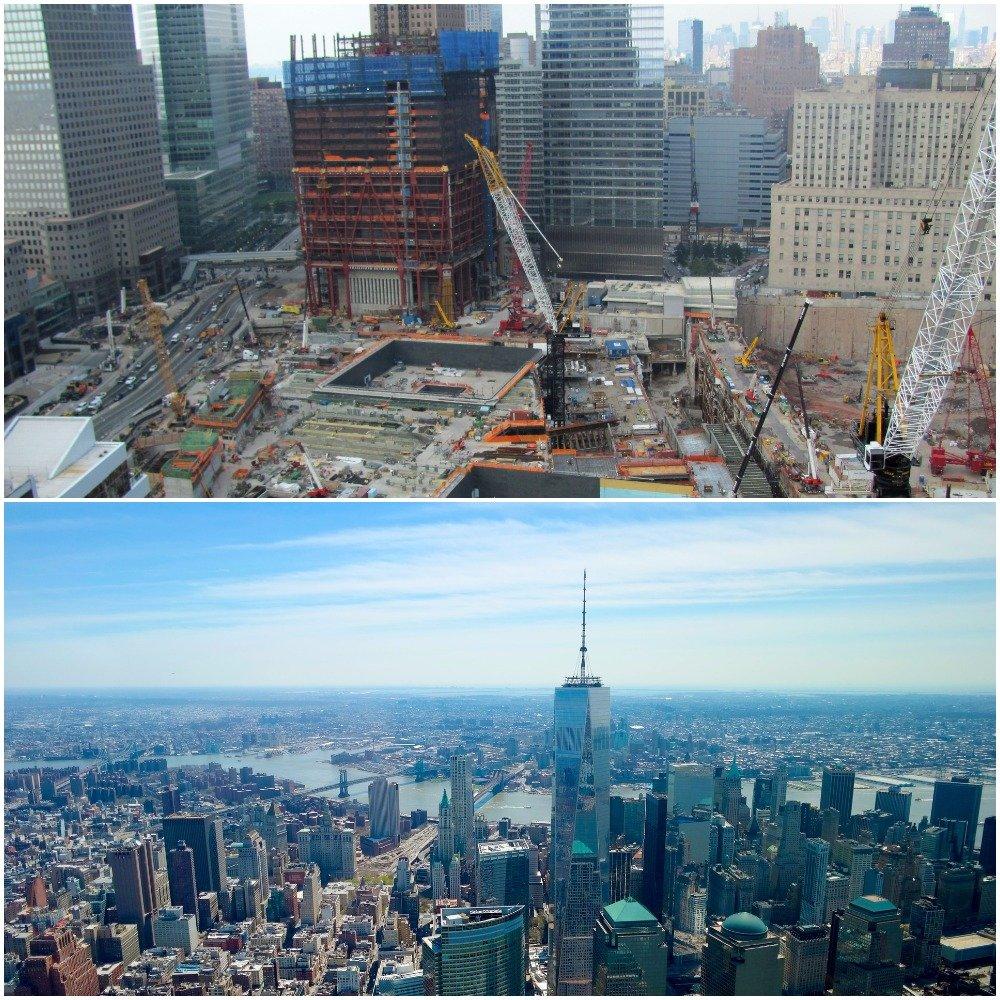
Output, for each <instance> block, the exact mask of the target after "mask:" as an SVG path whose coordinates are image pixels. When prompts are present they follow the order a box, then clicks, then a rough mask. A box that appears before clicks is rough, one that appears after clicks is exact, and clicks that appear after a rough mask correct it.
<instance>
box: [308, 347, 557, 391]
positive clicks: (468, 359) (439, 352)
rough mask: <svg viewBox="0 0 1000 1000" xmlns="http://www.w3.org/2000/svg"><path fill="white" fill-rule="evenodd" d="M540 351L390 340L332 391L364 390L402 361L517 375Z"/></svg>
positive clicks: (340, 376) (340, 377) (337, 379)
mask: <svg viewBox="0 0 1000 1000" xmlns="http://www.w3.org/2000/svg"><path fill="white" fill-rule="evenodd" d="M538 357H539V352H538V351H535V350H532V349H531V348H528V347H507V346H504V345H502V344H492V343H484V344H463V343H459V342H456V341H448V340H390V341H389V342H388V343H386V344H384V345H383V346H381V347H379V348H377V349H376V350H374V351H372V352H371V353H370V354H367V355H365V356H364V357H362V358H359V359H358V361H356V362H355V363H354V364H351V365H348V366H347V367H346V368H345V369H344V370H343V371H341V372H338V373H337V374H336V375H334V376H333V378H331V379H330V381H329V382H327V383H326V385H327V387H329V388H345V389H360V388H363V387H364V386H365V379H366V378H368V379H374V378H379V377H380V376H382V375H384V374H385V373H386V372H388V371H390V370H391V369H392V368H393V367H394V366H395V365H397V364H399V362H400V361H402V362H403V363H404V364H406V365H413V366H419V367H427V366H429V365H440V366H442V367H444V368H459V369H482V370H483V371H491V372H505V373H509V374H510V375H513V374H514V373H515V372H517V371H518V370H519V369H521V368H523V367H524V366H525V365H526V364H528V363H529V362H531V361H534V360H536V359H537V358H538Z"/></svg>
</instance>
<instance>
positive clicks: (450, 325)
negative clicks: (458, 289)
mask: <svg viewBox="0 0 1000 1000" xmlns="http://www.w3.org/2000/svg"><path fill="white" fill-rule="evenodd" d="M434 312H435V313H437V322H436V323H435V324H434V328H435V329H437V330H445V331H451V330H457V329H458V324H457V323H454V322H452V321H451V320H450V319H448V314H447V313H446V312H445V311H444V306H442V305H441V302H440V300H439V299H435V300H434Z"/></svg>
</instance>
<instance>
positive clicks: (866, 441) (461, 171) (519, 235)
mask: <svg viewBox="0 0 1000 1000" xmlns="http://www.w3.org/2000/svg"><path fill="white" fill-rule="evenodd" d="M330 48H331V52H330V54H327V41H326V40H325V39H318V38H317V37H315V36H314V37H313V38H312V39H311V46H310V49H309V54H307V51H306V40H305V39H302V38H293V39H292V40H291V53H290V55H291V58H290V60H289V62H287V63H286V64H285V75H286V80H285V88H286V94H287V97H288V105H289V113H290V118H291V124H292V134H293V149H294V157H295V168H294V178H295V185H296V194H297V203H298V212H299V231H298V233H293V234H289V236H288V237H287V238H286V239H285V240H283V241H282V244H281V247H283V248H284V247H286V246H290V245H291V242H292V241H293V239H300V241H301V251H300V252H299V253H287V252H285V251H284V250H282V251H281V252H280V253H279V252H278V251H277V249H276V250H275V251H274V252H271V253H265V254H259V255H247V257H258V258H260V260H257V261H255V262H254V263H253V264H251V263H250V261H249V260H248V259H246V258H244V257H240V255H230V256H227V257H225V260H219V259H217V258H219V257H220V256H224V255H214V257H212V259H211V260H196V259H193V258H192V259H191V261H190V263H189V265H188V269H187V271H186V272H185V277H186V280H187V282H188V286H187V287H186V288H185V289H184V290H183V292H182V294H181V295H180V296H179V297H177V298H175V299H173V300H171V301H168V302H165V303H157V302H154V301H153V300H152V298H151V297H150V296H149V294H148V290H146V289H145V288H142V289H141V301H140V302H137V303H131V304H128V306H127V307H126V302H125V300H124V296H123V301H122V310H121V315H120V318H119V319H118V321H117V324H116V322H115V321H114V320H113V318H112V317H111V315H110V314H109V316H108V321H107V322H108V338H109V342H110V344H111V346H110V354H109V365H110V367H108V366H103V367H105V368H106V369H107V373H106V374H99V375H97V376H94V377H91V376H88V377H87V378H84V379H79V378H78V379H77V380H76V381H75V382H70V386H71V387H72V386H73V385H83V386H84V389H83V391H82V392H72V391H70V389H67V390H65V391H64V392H63V395H62V396H60V397H59V399H58V400H57V401H55V402H53V403H46V404H45V405H46V407H48V409H43V408H37V407H36V409H35V410H34V412H37V413H43V412H50V413H53V414H59V413H62V412H66V413H70V412H72V413H76V414H79V413H81V412H83V413H94V414H96V416H95V424H96V429H97V432H98V435H99V436H100V435H106V436H110V437H116V438H117V437H118V436H119V435H120V436H121V439H123V440H125V441H126V442H127V443H128V444H129V446H130V448H131V450H132V456H133V463H134V464H135V465H136V466H138V468H139V469H141V471H142V472H143V473H145V474H147V475H148V476H149V482H150V484H151V490H152V494H153V495H166V496H170V497H174V496H178V497H185V496H197V497H202V496H232V497H260V496H272V497H297V496H310V497H424V496H440V497H470V498H473V497H480V498H488V497H506V496H512V497H526V498H531V497H560V496H563V497H576V496H586V497H641V498H650V497H664V498H669V497H708V498H721V497H732V496H741V497H749V498H768V497H822V496H844V497H858V496H869V495H873V494H875V495H885V496H893V495H915V496H982V495H984V494H990V493H992V492H993V490H994V475H995V467H996V457H995V455H996V419H995V410H994V403H993V398H994V386H995V369H994V368H993V366H992V358H993V356H994V352H995V330H994V328H993V327H989V328H987V329H976V327H975V326H974V318H975V317H977V316H979V317H982V316H983V315H988V316H989V317H993V316H994V315H995V314H994V313H993V312H992V311H990V312H989V313H986V311H985V310H982V311H980V309H981V306H982V303H983V296H984V291H985V289H986V287H987V283H988V282H989V281H990V278H991V275H992V269H993V260H994V256H995V227H994V222H993V219H994V213H995V178H994V179H993V181H992V183H990V182H989V180H988V179H989V178H991V177H992V176H993V172H994V170H995V125H993V124H992V123H991V124H990V125H989V126H988V127H986V128H985V129H984V130H983V133H982V138H981V141H980V142H979V151H978V155H977V157H975V158H974V163H973V166H972V171H971V174H970V176H969V177H968V178H967V179H966V187H965V192H964V197H963V200H962V202H961V205H960V208H959V214H958V217H957V219H956V221H955V224H954V227H953V229H952V231H951V233H950V236H949V240H948V244H947V248H946V251H945V253H944V256H943V259H942V261H941V264H940V269H939V272H938V274H937V277H936V279H935V282H934V289H933V291H932V293H931V295H930V297H929V298H928V300H927V302H926V303H924V305H923V308H922V309H920V310H917V312H918V316H917V318H916V319H913V318H912V317H911V316H910V315H909V314H910V313H913V312H914V309H915V306H914V303H913V302H909V303H906V304H904V303H903V302H902V301H900V300H899V298H898V296H895V295H890V296H888V297H884V298H881V299H878V300H876V299H870V300H868V304H867V306H865V305H864V304H863V303H862V302H861V301H860V300H855V303H854V309H855V312H856V313H857V314H860V313H861V311H862V308H867V314H866V315H865V317H864V322H863V324H861V326H862V327H863V328H861V329H859V330H858V331H857V332H856V336H855V341H854V342H852V346H851V350H850V352H849V353H848V354H847V355H844V356H840V355H838V354H836V353H828V354H825V355H824V354H819V353H817V350H818V348H819V345H820V344H821V343H823V338H822V337H821V336H819V335H818V334H817V330H820V329H822V328H823V324H824V323H826V322H828V321H829V317H830V315H832V314H831V313H830V311H829V308H828V307H830V306H831V303H832V302H833V300H828V299H824V298H823V297H822V296H812V295H806V296H803V297H801V300H800V301H799V302H798V304H797V306H796V309H795V312H794V313H791V312H789V314H788V315H787V316H785V317H784V318H783V319H782V323H783V325H785V326H786V327H787V330H786V334H785V336H784V340H783V341H782V343H781V344H780V345H778V346H775V345H774V344H771V345H770V346H765V344H764V343H763V342H762V336H761V335H762V333H763V330H762V328H758V329H757V331H756V332H754V326H753V325H752V324H754V323H756V321H757V319H758V318H759V308H761V305H760V302H759V301H758V300H757V298H756V296H755V291H754V290H751V292H750V293H749V294H748V292H747V277H748V276H751V277H752V276H753V275H754V274H755V273H757V272H759V271H761V270H763V269H766V266H767V265H766V262H761V263H760V264H753V262H752V261H751V262H750V263H749V265H748V267H747V268H745V269H742V270H740V269H737V271H736V272H734V273H733V274H731V275H728V276H727V275H719V276H716V277H690V276H688V277H681V278H680V279H678V280H675V281H653V280H637V279H615V278H607V279H604V280H593V279H592V280H580V279H576V278H574V277H572V276H571V275H566V274H561V273H559V271H560V264H561V262H562V257H561V256H560V248H559V247H557V246H554V245H553V244H552V243H551V242H550V241H549V239H548V237H547V236H546V234H545V232H543V230H542V229H541V228H540V227H539V226H538V224H537V223H536V220H534V219H533V218H532V217H531V216H530V215H529V214H528V212H527V210H526V209H525V207H524V205H525V203H526V201H527V192H528V190H529V186H530V182H531V172H532V147H531V143H530V142H529V143H528V144H527V147H526V149H525V151H524V157H523V164H522V167H521V170H520V173H519V176H518V178H517V179H516V181H515V180H514V179H513V178H511V179H508V178H507V177H505V176H504V174H503V172H502V170H501V168H500V165H499V162H498V158H497V155H496V147H497V137H496V129H495V128H494V127H493V117H494V90H495V81H494V76H495V73H496V69H497V65H498V39H497V37H496V35H495V34H493V33H491V32H467V31H441V32H439V33H438V34H436V35H433V36H426V37H416V38H406V39H378V38H370V37H367V36H354V37H350V38H345V37H342V36H337V37H335V38H334V39H333V40H332V41H331V43H330ZM334 150H335V151H336V152H334ZM512 184H513V185H514V186H513V187H512ZM698 214H699V207H698V191H697V183H696V180H695V177H694V174H693V172H692V182H691V213H690V220H689V223H688V225H687V227H681V228H682V231H680V232H679V233H678V234H677V239H678V241H679V242H680V243H684V242H687V243H689V244H690V246H692V247H693V246H695V245H696V243H697V241H699V240H703V239H704V238H705V236H706V234H704V233H700V232H699V220H698ZM927 228H928V229H929V228H930V222H929V220H928V221H927ZM923 230H924V224H923V223H922V224H921V227H920V229H919V230H917V231H915V232H914V233H913V234H912V235H911V246H910V251H911V253H910V257H909V259H910V260H913V258H914V255H915V254H916V252H917V249H918V247H919V245H920V241H921V240H922V239H923V238H924V236H925V235H926V234H925V232H924V231H923ZM942 238H943V234H942ZM753 249H754V248H753V247H751V246H750V244H749V242H748V244H747V251H748V253H749V252H750V251H752V250H753ZM210 256H212V255H210ZM543 257H544V258H545V259H546V260H550V261H553V262H554V265H553V268H552V269H551V270H550V272H549V273H546V274H543V273H542V270H541V269H540V266H539V263H538V262H539V260H540V259H542V258H543ZM230 258H231V259H230ZM220 272H221V273H220ZM737 272H738V273H737ZM556 275H558V276H556ZM758 280H759V279H758ZM904 282H905V268H903V269H902V270H901V271H900V273H899V275H898V276H897V284H898V285H899V286H902V285H903V284H904ZM836 301H837V303H839V304H843V301H844V300H836ZM904 305H905V308H904ZM837 307H838V308H839V306H837ZM990 309H991V310H992V304H991V305H990ZM772 319H773V317H772ZM992 322H993V323H995V319H993V320H992ZM900 326H901V327H902V328H903V330H902V332H901V331H900V329H898V327H900ZM116 328H117V329H118V336H119V346H120V345H121V344H124V352H123V351H122V350H120V349H119V348H116V347H115V346H114V343H115V342H114V332H113V331H114V330H115V329H116ZM800 333H801V334H802V339H801V342H799V336H800ZM89 346H90V348H91V349H94V348H95V346H96V345H95V344H94V343H91V344H90V345H89ZM150 347H151V348H152V350H151V351H150V350H149V348H150ZM116 351H117V354H116ZM144 352H145V353H144ZM984 358H985V359H987V360H984ZM150 359H152V360H154V362H155V363H154V364H153V365H150V366H149V367H148V368H147V367H146V364H147V362H148V361H149V360H150ZM71 360H75V361H78V360H79V359H78V358H75V359H74V358H71ZM68 370H69V371H72V372H74V373H76V372H77V370H78V369H77V368H69V369H68ZM130 372H131V373H132V374H129V373H130ZM147 380H149V381H148V382H147ZM50 397H51V398H53V399H54V391H53V392H52V393H50ZM73 404H75V406H74V405H73ZM109 404H110V405H109ZM71 407H72V408H71ZM81 407H83V408H84V409H83V410H81V409H80V408H81Z"/></svg>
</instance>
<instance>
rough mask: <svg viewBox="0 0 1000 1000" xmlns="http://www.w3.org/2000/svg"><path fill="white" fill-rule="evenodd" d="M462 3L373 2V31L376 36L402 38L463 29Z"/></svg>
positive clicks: (463, 5) (370, 7)
mask: <svg viewBox="0 0 1000 1000" xmlns="http://www.w3.org/2000/svg"><path fill="white" fill-rule="evenodd" d="M465 7H466V5H465V4H461V3H373V4H370V5H369V12H370V16H371V30H372V34H373V35H375V36H376V37H378V38H405V37H407V36H409V35H434V34H437V32H439V31H462V30H464V28H465Z"/></svg>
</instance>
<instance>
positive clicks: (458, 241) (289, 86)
mask: <svg viewBox="0 0 1000 1000" xmlns="http://www.w3.org/2000/svg"><path fill="white" fill-rule="evenodd" d="M313 47H314V54H313V57H312V58H303V57H299V58H297V57H296V52H295V46H294V44H293V47H292V59H291V61H290V62H289V63H286V67H285V89H286V93H287V95H288V108H289V116H290V119H291V124H292V144H293V152H294V160H295V170H294V177H295V190H296V196H297V204H298V210H299V221H300V224H301V228H302V248H303V256H304V260H305V270H306V296H307V304H308V308H309V310H310V312H325V311H328V312H342V313H346V314H347V315H348V316H353V315H354V314H355V313H356V312H357V311H359V308H360V309H367V310H368V311H374V310H373V307H375V306H376V303H375V302H374V301H372V299H373V298H377V300H378V307H381V308H383V309H398V310H400V311H420V312H425V313H429V312H430V310H431V309H432V308H433V306H434V302H435V300H438V301H440V303H441V306H442V309H443V311H444V313H445V314H446V316H447V317H448V319H449V320H452V319H454V317H455V315H456V313H457V312H458V311H459V309H461V307H462V306H464V304H465V303H467V302H469V301H471V300H472V299H474V298H476V297H477V295H482V294H484V293H486V292H487V290H488V282H489V278H490V270H491V265H492V261H493V257H494V254H493V245H492V244H493V232H492V228H493V227H492V213H491V209H490V205H489V199H488V197H487V195H486V191H485V189H484V185H483V182H482V178H481V177H480V176H479V173H478V171H477V169H476V161H475V158H474V157H472V156H471V155H470V150H469V147H468V145H467V144H466V142H465V140H464V134H465V133H466V132H473V133H475V134H477V135H479V136H480V138H481V139H482V141H483V143H484V144H486V145H492V144H494V142H495V136H493V135H491V129H492V119H493V116H494V111H495V101H496V98H495V82H494V75H495V72H496V69H497V66H498V60H499V55H498V39H497V37H496V35H495V34H493V33H492V32H464V31H453V32H447V31H446V32H441V33H440V36H439V37H438V38H435V39H431V38H428V39H419V40H413V39H408V40H406V39H404V40H388V41H382V40H379V41H372V40H370V39H366V38H364V37H358V38H354V39H351V40H350V44H345V40H343V39H338V40H337V44H336V47H335V52H336V53H337V54H336V55H335V56H333V57H326V56H325V55H324V56H319V55H317V54H316V51H315V50H316V45H315V40H314V43H313ZM324 51H325V43H324ZM390 279H391V280H390ZM361 289H366V291H365V293H364V294H366V295H367V296H368V300H367V301H365V300H362V301H358V300H359V299H361V295H362V292H361ZM393 289H394V291H393Z"/></svg>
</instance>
